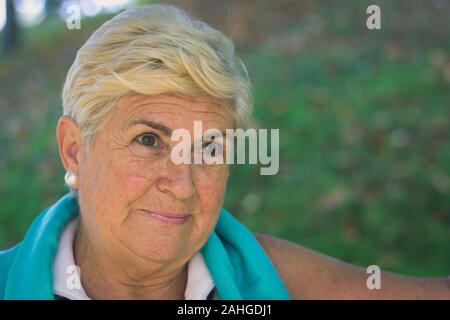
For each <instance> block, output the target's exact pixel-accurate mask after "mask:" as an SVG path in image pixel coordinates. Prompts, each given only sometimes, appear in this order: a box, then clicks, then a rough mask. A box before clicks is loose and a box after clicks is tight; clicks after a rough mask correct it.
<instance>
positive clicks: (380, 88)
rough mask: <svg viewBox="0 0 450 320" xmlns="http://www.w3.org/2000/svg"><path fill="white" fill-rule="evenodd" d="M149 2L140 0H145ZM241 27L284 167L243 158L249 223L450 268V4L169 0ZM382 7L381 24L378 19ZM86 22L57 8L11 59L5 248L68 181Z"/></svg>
mask: <svg viewBox="0 0 450 320" xmlns="http://www.w3.org/2000/svg"><path fill="white" fill-rule="evenodd" d="M144 2H148V1H141V3H144ZM166 3H173V4H176V5H180V6H181V7H183V8H185V9H186V10H188V12H190V13H191V14H193V15H194V16H198V17H201V18H202V19H204V20H205V21H207V22H209V23H212V24H213V25H215V26H216V27H218V28H219V29H220V30H222V31H223V32H224V33H226V34H227V35H229V36H230V37H231V38H232V39H233V40H234V41H235V43H236V48H237V52H238V54H239V55H240V56H241V58H242V59H243V60H244V62H245V63H246V65H247V68H248V71H249V74H250V77H251V80H252V83H253V86H254V94H255V99H256V103H255V108H256V113H255V119H256V123H257V125H259V126H260V127H264V128H279V129H280V171H279V173H278V174H277V175H275V176H260V175H259V168H258V167H255V166H245V165H242V166H235V167H234V168H233V171H232V176H231V179H230V183H229V187H228V191H227V197H226V202H225V207H227V208H228V209H229V210H230V211H231V212H233V213H234V214H236V215H237V216H238V218H239V219H240V220H241V221H242V222H243V223H244V224H245V225H247V226H248V227H249V228H250V229H251V230H253V231H255V232H256V231H258V232H265V233H270V234H273V235H277V236H280V237H282V238H285V239H289V240H291V241H294V242H297V243H300V244H302V245H305V246H307V247H310V248H312V249H315V250H318V251H321V252H324V253H326V254H329V255H332V256H335V257H337V258H339V259H342V260H345V261H348V262H352V263H355V264H359V265H362V266H367V265H370V264H378V265H380V266H381V268H384V269H387V270H391V271H396V272H402V273H406V274H411V275H423V276H442V275H448V274H450V232H449V231H450V196H449V195H450V144H449V137H450V109H449V108H450V90H449V85H450V51H449V49H450V38H449V37H448V35H449V34H450V24H449V21H448V20H449V16H448V12H449V11H450V3H449V1H444V0H441V1H432V2H427V1H345V2H327V1H274V2H267V1H241V2H239V1H223V2H217V1H168V2H166ZM373 3H375V4H379V5H380V7H381V10H382V29H381V30H380V31H369V30H367V29H366V27H365V19H366V17H367V14H366V13H365V9H366V8H367V6H368V5H369V4H373ZM107 18H109V17H108V16H97V17H95V18H90V19H86V20H83V21H82V29H81V30H71V31H69V30H67V29H66V28H65V25H64V22H62V21H59V20H57V19H56V18H55V19H47V20H46V21H45V22H44V23H43V24H42V25H40V26H39V27H36V28H33V29H30V30H26V32H25V34H24V37H25V39H24V41H23V47H22V49H21V50H20V52H18V53H17V54H16V55H14V56H13V57H10V58H8V59H7V60H3V61H0V168H1V169H0V199H1V204H0V247H1V248H6V247H8V246H10V245H12V244H13V243H15V242H17V241H20V239H21V238H22V236H23V235H24V233H25V231H26V229H27V227H28V226H29V224H30V222H31V221H32V220H33V218H34V217H35V216H36V215H37V214H38V212H40V210H42V209H43V208H44V207H46V206H48V205H50V204H52V203H53V202H54V201H55V200H56V199H57V198H58V197H60V196H61V195H62V194H63V193H64V192H65V190H64V188H63V174H64V172H63V169H62V166H61V164H60V162H59V156H58V151H57V146H56V138H55V126H56V121H57V119H58V116H59V115H60V114H61V102H60V92H61V88H62V84H63V82H64V77H65V74H66V72H67V70H68V68H69V67H70V65H71V63H72V61H73V59H74V56H75V53H76V50H77V48H79V47H80V46H81V45H82V44H83V43H84V41H85V40H86V39H87V37H88V36H89V35H90V34H91V33H92V32H93V30H95V29H96V28H97V27H98V26H99V25H100V24H101V23H102V22H103V21H105V20H106V19H107Z"/></svg>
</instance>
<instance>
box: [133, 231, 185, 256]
mask: <svg viewBox="0 0 450 320" xmlns="http://www.w3.org/2000/svg"><path fill="white" fill-rule="evenodd" d="M127 242H128V244H129V248H130V249H131V250H133V252H134V253H135V254H137V255H139V256H140V257H142V258H144V259H148V260H153V261H161V262H164V261H166V262H167V261H171V260H177V259H179V258H180V257H182V256H183V255H185V254H186V253H187V252H188V251H189V246H188V243H189V241H188V239H186V238H185V237H182V236H180V235H173V234H172V235H169V234H163V235H158V234H149V233H146V234H133V235H130V237H129V238H128V241H127Z"/></svg>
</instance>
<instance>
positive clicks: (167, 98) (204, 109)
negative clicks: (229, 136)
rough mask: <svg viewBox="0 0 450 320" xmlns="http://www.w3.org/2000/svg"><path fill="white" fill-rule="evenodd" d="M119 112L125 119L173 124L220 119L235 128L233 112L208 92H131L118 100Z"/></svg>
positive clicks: (127, 120)
mask: <svg viewBox="0 0 450 320" xmlns="http://www.w3.org/2000/svg"><path fill="white" fill-rule="evenodd" d="M117 113H118V115H117V116H119V118H120V119H121V120H122V121H124V122H129V121H132V120H135V119H136V118H140V117H146V116H147V117H148V116H150V117H152V118H153V119H155V118H156V119H158V118H159V119H163V120H165V122H167V121H169V122H171V123H172V125H176V124H177V123H180V122H184V123H185V122H192V121H195V120H202V121H206V122H218V123H219V124H220V125H221V126H226V127H233V126H234V120H233V113H232V110H231V108H230V107H229V106H228V105H227V104H226V103H225V102H224V101H223V100H219V99H215V98H212V97H209V96H207V95H197V96H184V95H179V94H161V95H155V96H146V95H141V94H130V95H127V96H125V97H123V98H122V99H121V100H120V101H119V103H118V109H117Z"/></svg>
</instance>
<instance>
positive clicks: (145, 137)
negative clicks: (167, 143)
mask: <svg viewBox="0 0 450 320" xmlns="http://www.w3.org/2000/svg"><path fill="white" fill-rule="evenodd" d="M136 140H137V141H138V142H139V143H140V144H142V145H144V146H146V147H158V146H159V140H158V136H156V135H155V134H153V133H144V134H141V135H140V136H138V137H137V138H136Z"/></svg>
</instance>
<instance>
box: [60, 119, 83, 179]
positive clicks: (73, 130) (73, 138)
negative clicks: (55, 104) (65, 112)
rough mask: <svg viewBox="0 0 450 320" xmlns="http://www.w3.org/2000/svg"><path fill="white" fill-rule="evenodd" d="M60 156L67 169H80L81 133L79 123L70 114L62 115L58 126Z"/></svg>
mask: <svg viewBox="0 0 450 320" xmlns="http://www.w3.org/2000/svg"><path fill="white" fill-rule="evenodd" d="M56 137H57V140H58V149H59V156H60V157H61V162H62V164H63V166H64V169H66V171H73V172H75V173H78V171H79V159H80V152H81V134H80V128H79V127H78V125H77V123H76V122H75V121H74V120H73V119H72V118H71V117H69V116H62V117H60V118H59V120H58V124H57V126H56Z"/></svg>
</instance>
